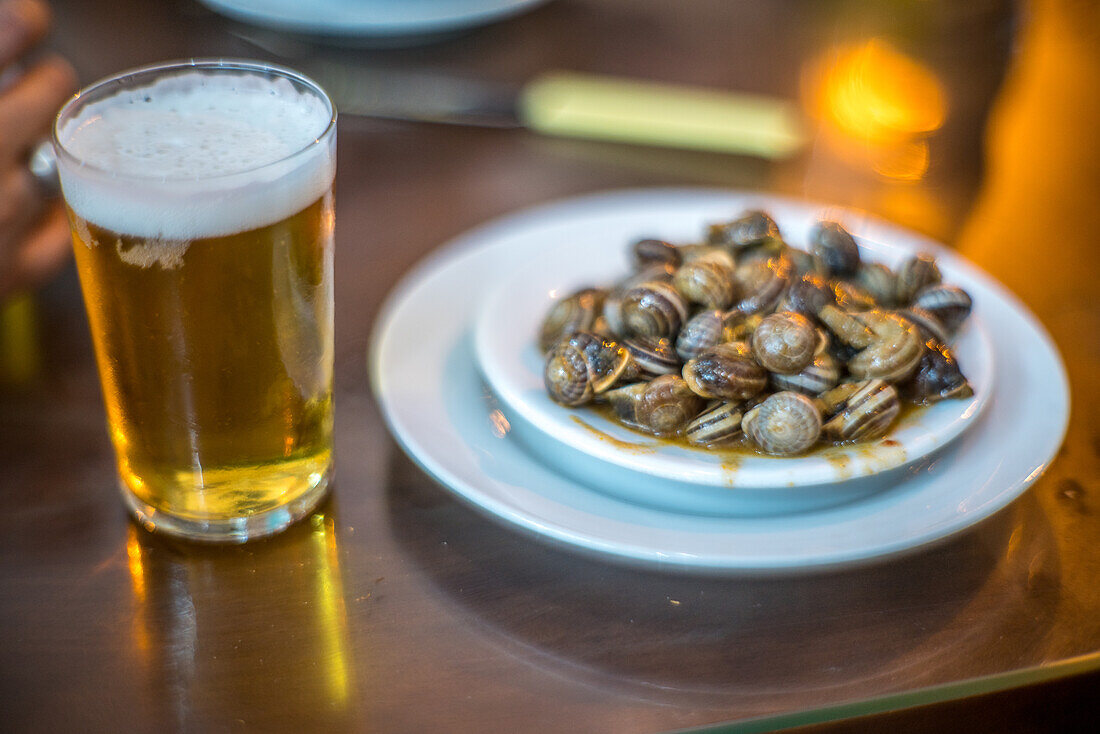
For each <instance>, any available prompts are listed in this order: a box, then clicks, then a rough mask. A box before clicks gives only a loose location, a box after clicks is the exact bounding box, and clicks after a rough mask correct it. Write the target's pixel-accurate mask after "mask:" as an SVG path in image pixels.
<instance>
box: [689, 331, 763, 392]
mask: <svg viewBox="0 0 1100 734" xmlns="http://www.w3.org/2000/svg"><path fill="white" fill-rule="evenodd" d="M683 377H684V380H685V381H686V382H687V384H688V386H689V387H690V388H691V389H692V390H693V391H694V392H695V394H697V395H699V396H701V397H704V398H708V399H720V400H744V399H745V398H748V397H752V396H753V395H755V394H756V393H758V392H760V391H761V390H763V389H764V387H765V386H766V385H767V383H768V373H767V372H765V371H764V368H763V367H761V366H760V365H759V364H757V363H756V360H754V359H753V358H752V350H751V349H749V347H748V345H747V344H745V343H744V342H733V343H730V344H719V345H717V346H714V347H711V348H710V349H706V350H704V351H703V352H701V353H700V354H699V356H697V357H695V358H693V359H690V360H688V362H687V364H685V365H684V369H683Z"/></svg>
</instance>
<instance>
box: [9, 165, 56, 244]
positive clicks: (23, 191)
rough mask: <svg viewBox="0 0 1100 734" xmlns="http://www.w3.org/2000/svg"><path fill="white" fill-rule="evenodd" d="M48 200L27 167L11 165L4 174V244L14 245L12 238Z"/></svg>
mask: <svg viewBox="0 0 1100 734" xmlns="http://www.w3.org/2000/svg"><path fill="white" fill-rule="evenodd" d="M44 207H45V202H44V201H43V199H42V196H41V193H40V192H39V190H38V187H37V185H36V184H35V182H34V178H33V177H32V176H31V173H30V171H28V170H26V169H25V168H23V167H21V166H20V167H17V168H11V169H9V170H8V171H6V172H4V174H3V175H2V176H0V248H2V249H4V250H9V251H10V249H11V242H13V241H15V240H17V239H18V238H20V237H22V235H23V231H24V230H25V229H26V228H27V227H28V226H29V225H30V224H31V223H32V222H34V221H35V220H36V219H38V217H39V215H40V214H41V213H42V210H43V208H44Z"/></svg>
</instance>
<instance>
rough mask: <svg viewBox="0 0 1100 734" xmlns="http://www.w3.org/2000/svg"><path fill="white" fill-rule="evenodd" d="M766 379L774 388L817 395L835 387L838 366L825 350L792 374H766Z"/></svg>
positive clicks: (838, 377)
mask: <svg viewBox="0 0 1100 734" xmlns="http://www.w3.org/2000/svg"><path fill="white" fill-rule="evenodd" d="M768 381H769V382H770V383H771V385H772V387H774V388H775V389H776V390H793V391H794V392H799V393H802V394H803V395H810V396H813V395H819V394H821V393H823V392H825V391H826V390H828V389H830V388H832V387H835V386H836V384H837V382H839V381H840V367H839V366H838V365H837V361H836V360H835V359H833V357H832V355H830V354H829V353H828V352H827V351H822V352H820V353H818V354H816V355H815V356H814V361H813V362H811V363H810V364H809V365H808V366H807V367H806V368H805V369H803V370H802V371H801V372H799V373H797V374H794V375H780V374H776V373H774V372H773V373H772V374H770V375H768Z"/></svg>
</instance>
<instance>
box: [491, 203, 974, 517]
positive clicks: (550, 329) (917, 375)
mask: <svg viewBox="0 0 1100 734" xmlns="http://www.w3.org/2000/svg"><path fill="white" fill-rule="evenodd" d="M544 236H545V241H544V242H543V243H541V245H540V244H536V243H532V244H531V245H530V252H531V253H532V257H531V258H530V261H529V262H527V263H525V264H523V265H522V266H519V267H516V268H515V269H513V270H511V271H509V273H508V275H507V276H506V277H505V278H504V279H503V281H502V282H500V283H496V284H495V287H494V290H492V291H491V292H490V294H489V295H488V296H487V297H486V299H485V301H484V303H483V305H482V307H481V310H480V311H479V315H478V317H477V319H476V321H475V326H474V329H475V332H474V343H475V352H476V355H477V361H478V364H479V366H480V368H481V371H482V373H483V375H484V377H485V380H486V383H487V384H488V385H489V387H490V389H491V390H492V391H493V393H494V394H495V395H496V397H497V398H498V399H499V400H500V401H501V403H502V405H503V406H504V414H505V416H506V417H507V418H508V420H509V421H510V424H511V426H512V430H513V435H514V436H515V438H516V439H517V440H519V441H520V442H522V443H523V444H524V445H525V446H526V448H527V449H528V451H530V452H531V453H532V454H533V455H535V456H537V457H538V458H539V459H540V460H542V461H544V462H545V463H548V464H550V465H552V466H556V467H560V470H561V471H562V472H563V473H565V474H567V475H569V476H571V477H573V478H575V479H577V480H578V481H586V482H588V483H590V484H593V486H598V487H601V488H603V489H605V490H606V491H609V492H613V493H615V494H617V495H618V496H620V497H624V498H627V499H629V500H631V501H637V502H641V503H644V504H648V505H652V506H655V507H660V508H662V509H666V510H672V511H681V512H690V513H714V514H724V513H728V514H749V515H752V514H769V513H782V512H797V511H804V510H810V509H815V508H820V507H826V506H829V505H834V504H841V503H844V502H849V501H852V500H855V499H858V498H859V497H861V496H865V495H867V494H869V493H873V492H876V491H880V490H881V489H883V488H886V487H889V486H891V485H893V484H896V483H898V482H900V481H903V480H904V478H905V475H906V473H907V472H913V471H920V468H921V467H922V466H924V465H926V464H927V463H928V462H929V461H933V460H934V459H935V456H936V455H937V453H938V452H939V451H940V450H941V449H943V448H944V447H945V446H947V445H948V444H949V443H951V442H952V441H953V440H955V439H956V438H957V437H958V436H959V435H961V434H962V433H963V432H964V431H966V430H968V429H969V427H971V426H973V425H974V424H975V423H976V421H977V419H978V418H979V416H980V415H981V412H982V410H983V408H984V407H985V405H986V404H987V403H988V401H989V400H990V398H991V395H992V385H993V378H994V360H993V350H992V346H991V341H990V335H989V333H988V331H987V329H986V327H985V325H984V323H983V320H982V316H981V311H982V307H981V304H980V303H977V304H975V303H974V300H973V298H972V297H971V296H970V291H971V290H973V283H972V282H971V279H970V278H969V273H968V272H967V268H966V267H962V266H961V262H960V261H959V259H958V258H956V257H954V256H952V255H951V254H950V253H949V252H947V251H945V250H943V249H942V248H938V247H932V246H931V243H921V244H918V243H914V242H912V241H910V240H909V239H908V238H904V239H901V240H897V239H892V238H890V237H880V236H878V233H876V232H875V231H874V227H873V225H869V223H868V219H867V218H866V217H865V216H861V215H860V214H859V213H857V212H851V211H847V212H845V211H841V210H838V209H832V210H829V209H823V208H820V207H814V206H812V205H806V204H789V203H786V202H780V201H774V202H771V206H769V207H767V208H766V209H765V208H763V207H750V208H748V209H743V210H737V211H731V212H728V213H725V215H724V216H719V213H718V212H715V213H714V215H712V216H709V217H708V216H701V217H697V218H694V220H693V219H692V218H688V217H671V218H662V217H661V216H659V215H658V216H653V217H651V218H647V217H645V216H637V215H636V216H634V217H629V218H624V220H623V221H622V222H621V223H620V225H619V226H618V227H609V226H603V227H600V228H598V229H597V228H593V229H585V227H584V226H583V225H579V226H577V227H575V231H571V232H569V233H568V234H566V233H564V232H553V231H551V232H547V233H546V234H545V235H544ZM922 244H923V245H924V246H922Z"/></svg>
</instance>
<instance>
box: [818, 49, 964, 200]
mask: <svg viewBox="0 0 1100 734" xmlns="http://www.w3.org/2000/svg"><path fill="white" fill-rule="evenodd" d="M806 83H807V84H806V86H807V94H808V97H809V100H808V103H809V107H810V112H811V113H812V114H813V115H814V116H815V117H816V118H817V119H818V120H819V122H820V129H821V133H822V137H823V139H824V140H825V141H826V142H827V143H828V144H830V146H831V147H832V148H834V149H836V150H837V151H838V152H840V153H841V154H842V156H843V157H844V159H845V160H847V161H849V162H854V163H856V164H862V165H864V166H866V167H867V168H870V169H871V170H872V171H874V172H875V173H877V174H878V175H880V176H882V177H884V178H888V179H891V180H895V181H919V180H920V179H922V178H923V177H924V175H925V173H927V171H928V167H929V162H930V152H929V147H928V142H927V137H928V135H929V134H931V133H932V132H934V131H936V130H938V129H939V128H940V127H942V126H943V123H944V120H945V118H946V116H947V98H946V94H945V92H944V89H943V85H942V84H941V83H940V81H939V79H938V78H937V77H936V75H935V74H934V73H933V72H932V70H931V69H929V68H927V67H926V66H924V65H923V64H921V63H920V62H919V61H917V60H915V59H911V58H909V57H908V56H906V55H905V54H903V53H901V52H900V51H898V50H897V49H895V48H894V47H893V46H891V45H890V44H889V43H887V42H886V41H883V40H882V39H877V38H873V39H871V40H869V41H866V42H864V43H861V44H859V45H856V46H849V47H842V48H837V49H832V50H831V51H830V52H829V53H828V54H826V55H825V56H824V57H823V58H821V59H820V60H819V61H818V62H816V63H815V64H813V65H812V66H811V68H810V70H809V72H808V74H807V76H806Z"/></svg>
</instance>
